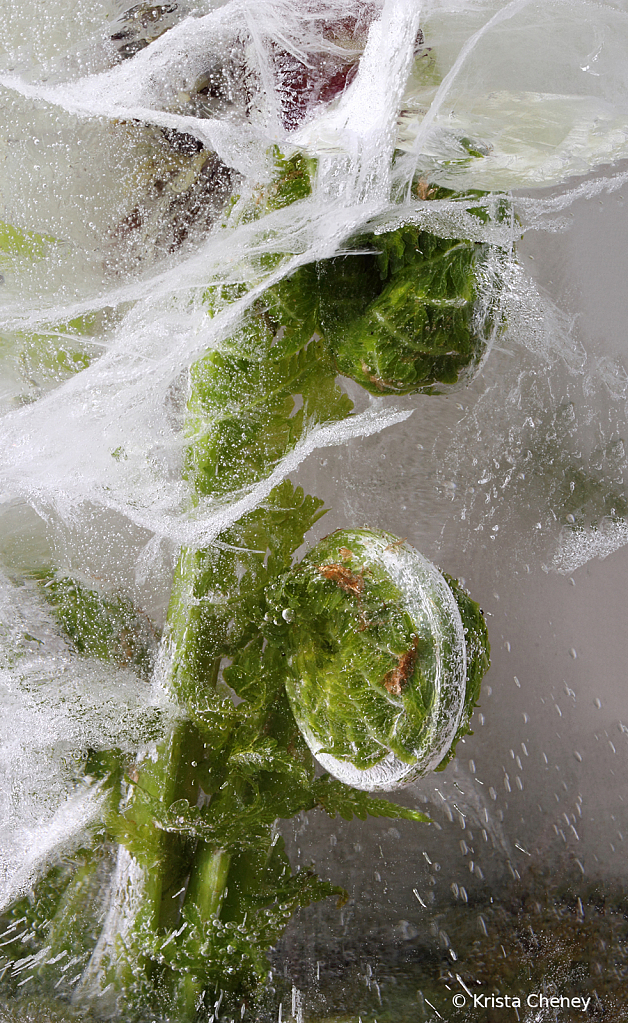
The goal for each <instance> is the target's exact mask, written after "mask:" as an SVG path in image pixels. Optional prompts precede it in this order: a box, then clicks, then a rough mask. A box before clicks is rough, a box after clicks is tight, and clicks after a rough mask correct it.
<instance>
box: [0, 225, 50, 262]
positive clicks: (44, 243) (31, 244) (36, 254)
mask: <svg viewBox="0 0 628 1023" xmlns="http://www.w3.org/2000/svg"><path fill="white" fill-rule="evenodd" d="M54 242H55V239H54V238H50V237H49V236H47V235H43V234H37V233H36V232H35V231H21V230H20V229H19V228H17V227H13V226H12V225H11V224H6V223H4V222H3V221H1V220H0V269H5V268H6V267H7V266H10V265H11V263H12V261H13V260H15V259H19V258H20V257H24V258H27V259H40V258H41V257H42V256H45V254H46V252H47V251H48V249H49V248H50V246H51V245H54Z"/></svg>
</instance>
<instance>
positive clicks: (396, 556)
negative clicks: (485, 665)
mask: <svg viewBox="0 0 628 1023" xmlns="http://www.w3.org/2000/svg"><path fill="white" fill-rule="evenodd" d="M363 542H364V553H363V555H362V556H363V557H364V559H365V561H366V563H367V564H369V565H377V566H378V568H380V569H383V570H384V571H385V572H386V574H387V576H388V577H389V578H390V579H391V580H392V582H393V583H394V585H395V586H396V587H397V588H398V590H399V591H400V593H401V594H402V595H403V600H404V605H405V608H406V610H407V612H408V614H409V615H410V616H411V618H412V621H413V622H414V624H415V626H416V629H417V635H419V636H429V637H430V638H431V640H432V641H433V643H434V668H433V671H431V672H430V675H429V683H430V685H431V686H432V690H433V696H432V698H431V703H430V707H429V712H428V714H427V716H426V720H425V723H424V724H423V725H422V727H421V730H420V735H417V739H416V748H415V749H414V750H413V761H412V762H411V763H408V762H403V761H401V760H400V759H399V758H397V757H396V756H395V755H394V753H392V752H390V753H388V754H387V755H386V756H385V757H383V759H382V760H380V761H379V763H377V764H375V765H374V766H373V767H370V768H366V769H360V768H358V767H356V766H355V765H354V764H352V763H351V762H350V761H349V760H345V759H342V760H340V759H338V758H337V757H334V756H331V755H330V754H329V753H324V752H321V750H322V749H323V744H322V743H321V741H320V738H319V737H318V736H317V735H315V734H314V733H313V731H312V729H311V727H310V725H309V723H308V720H307V716H304V715H303V714H301V713H300V706H299V699H298V684H297V686H296V695H295V697H294V698H291V703H292V708H293V711H294V714H295V717H296V719H297V721H298V723H299V727H300V728H301V731H302V732H303V735H304V736H305V739H306V742H307V743H308V745H309V747H310V749H311V750H312V752H313V754H314V756H315V757H316V759H317V760H318V762H319V763H320V764H321V765H322V767H324V768H325V770H326V771H329V773H330V774H332V775H333V776H334V777H335V778H338V779H339V780H340V781H342V782H344V783H345V784H347V785H351V786H352V787H353V788H356V789H363V790H366V791H368V792H378V791H391V790H393V789H397V788H400V787H402V786H404V785H407V784H408V783H409V782H411V781H413V780H414V779H415V778H418V777H420V776H421V775H423V774H426V773H427V772H428V771H432V770H434V768H436V767H437V766H438V764H439V763H440V762H441V760H442V759H443V757H444V756H445V754H446V753H447V751H448V750H449V748H450V746H451V743H452V740H453V738H454V736H455V734H456V731H457V729H458V725H459V724H460V718H461V715H462V710H463V706H464V695H465V684H466V675H467V672H466V669H467V659H466V648H465V639H464V632H463V627H462V621H461V618H460V612H459V610H458V606H457V604H456V601H455V599H454V596H453V594H452V592H451V590H450V588H449V586H448V585H447V583H446V582H445V580H444V579H443V577H442V576H441V574H440V573H439V572H438V570H437V569H436V568H435V567H434V565H432V564H430V562H429V561H427V559H426V558H424V557H423V556H422V555H421V554H420V553H419V552H418V551H416V550H414V549H412V548H410V547H408V546H407V545H404V544H403V543H402V544H398V545H391V543H390V537H389V536H388V535H386V534H384V535H383V536H382V537H379V536H377V535H374V536H372V537H370V538H367V539H366V540H364V541H363Z"/></svg>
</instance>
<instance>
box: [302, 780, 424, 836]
mask: <svg viewBox="0 0 628 1023" xmlns="http://www.w3.org/2000/svg"><path fill="white" fill-rule="evenodd" d="M314 793H315V797H316V801H317V803H318V805H319V806H320V807H322V809H323V810H325V812H326V813H328V814H329V816H330V817H336V816H338V817H343V818H344V819H345V820H346V821H350V820H351V819H352V818H353V817H358V818H359V820H361V821H365V820H366V818H367V817H392V818H396V819H402V820H407V821H420V822H423V823H427V824H429V822H430V818H429V817H428V816H427V815H426V814H424V813H421V811H420V810H411V809H409V808H408V807H405V806H399V804H398V803H392V802H391V801H390V800H388V799H375V798H373V796H371V795H369V793H368V792H360V791H358V789H352V788H349V786H348V785H343V783H342V782H341V781H337V780H336V779H335V778H330V777H329V775H323V777H322V778H319V779H318V780H317V781H316V782H315V783H314Z"/></svg>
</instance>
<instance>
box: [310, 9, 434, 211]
mask: <svg viewBox="0 0 628 1023" xmlns="http://www.w3.org/2000/svg"><path fill="white" fill-rule="evenodd" d="M419 14H420V6H419V5H418V4H416V3H413V2H412V0H385V3H384V7H383V10H382V13H381V16H380V18H379V19H378V20H377V21H375V22H374V23H373V24H372V26H371V29H370V31H369V36H368V40H367V43H366V46H365V48H364V53H363V54H362V58H361V60H360V64H359V68H358V73H357V75H356V77H355V79H354V81H353V82H352V84H351V85H350V86H349V88H347V89H346V90H345V92H344V94H343V95H342V96H341V97H340V99H339V101H338V102H337V104H334V105H332V106H331V107H330V109H329V110H328V111H327V112H326V113H323V114H322V116H320V117H318V118H317V119H316V120H315V121H311V122H310V123H309V124H306V125H305V127H303V128H301V129H299V130H298V131H297V132H295V133H294V135H293V136H292V138H291V141H292V142H293V143H294V144H295V145H296V146H298V147H299V148H304V149H306V150H307V151H309V152H311V153H313V154H315V155H322V154H325V153H326V152H329V153H330V154H338V153H341V154H343V155H345V156H348V157H350V161H351V162H350V164H349V163H344V161H343V162H341V165H342V166H344V168H345V174H344V175H342V178H341V176H340V175H338V173H337V172H338V166H339V161H338V160H337V159H336V160H333V159H332V161H331V164H330V165H327V166H326V165H325V162H323V168H324V169H323V175H322V179H323V182H324V183H325V187H326V189H330V188H331V183H332V182H333V181H336V183H338V182H340V184H341V188H342V190H343V192H344V194H345V195H347V198H348V199H349V201H350V202H355V201H356V198H359V196H360V194H362V196H363V197H364V198H366V197H367V196H368V195H369V194H370V193H371V192H372V190H373V183H376V187H378V189H379V191H380V193H381V194H382V195H384V194H387V193H388V190H389V188H390V163H391V160H390V158H391V156H392V149H393V148H394V141H395V130H394V129H395V122H394V118H395V116H396V112H397V110H398V108H399V103H400V101H401V97H402V95H403V90H404V87H405V83H406V79H407V75H408V69H409V67H410V62H411V60H412V55H413V52H414V46H415V42H416V38H417V33H418V30H419ZM349 168H351V169H349Z"/></svg>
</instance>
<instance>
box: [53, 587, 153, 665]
mask: <svg viewBox="0 0 628 1023" xmlns="http://www.w3.org/2000/svg"><path fill="white" fill-rule="evenodd" d="M41 592H42V594H43V596H44V597H45V598H46V600H47V601H48V603H49V604H50V606H51V608H52V611H53V612H54V615H55V617H56V618H57V619H58V621H59V624H60V625H61V627H62V628H63V630H64V632H65V633H66V635H67V636H68V638H69V639H70V640H71V642H72V644H73V645H74V647H75V649H76V651H77V653H79V654H84V655H87V656H90V657H98V658H100V659H102V660H104V661H113V662H115V663H117V664H119V665H129V666H132V667H134V668H135V669H136V670H138V671H139V672H140V673H141V674H142V675H144V676H145V677H149V675H150V673H151V671H152V669H153V664H154V655H155V649H156V644H157V636H156V634H155V630H154V628H153V626H152V624H151V622H150V621H149V619H148V618H147V617H146V616H145V615H142V614H140V613H139V612H138V611H137V609H136V608H135V607H134V606H133V604H132V603H131V602H130V601H129V600H127V599H125V598H124V597H122V596H120V595H119V594H113V595H111V596H105V595H103V594H102V593H97V592H96V591H95V590H88V589H87V588H86V587H85V586H81V585H80V583H78V582H76V581H75V580H73V579H69V578H67V577H62V578H57V577H54V578H52V579H49V580H47V581H45V582H44V583H43V586H42V590H41Z"/></svg>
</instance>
